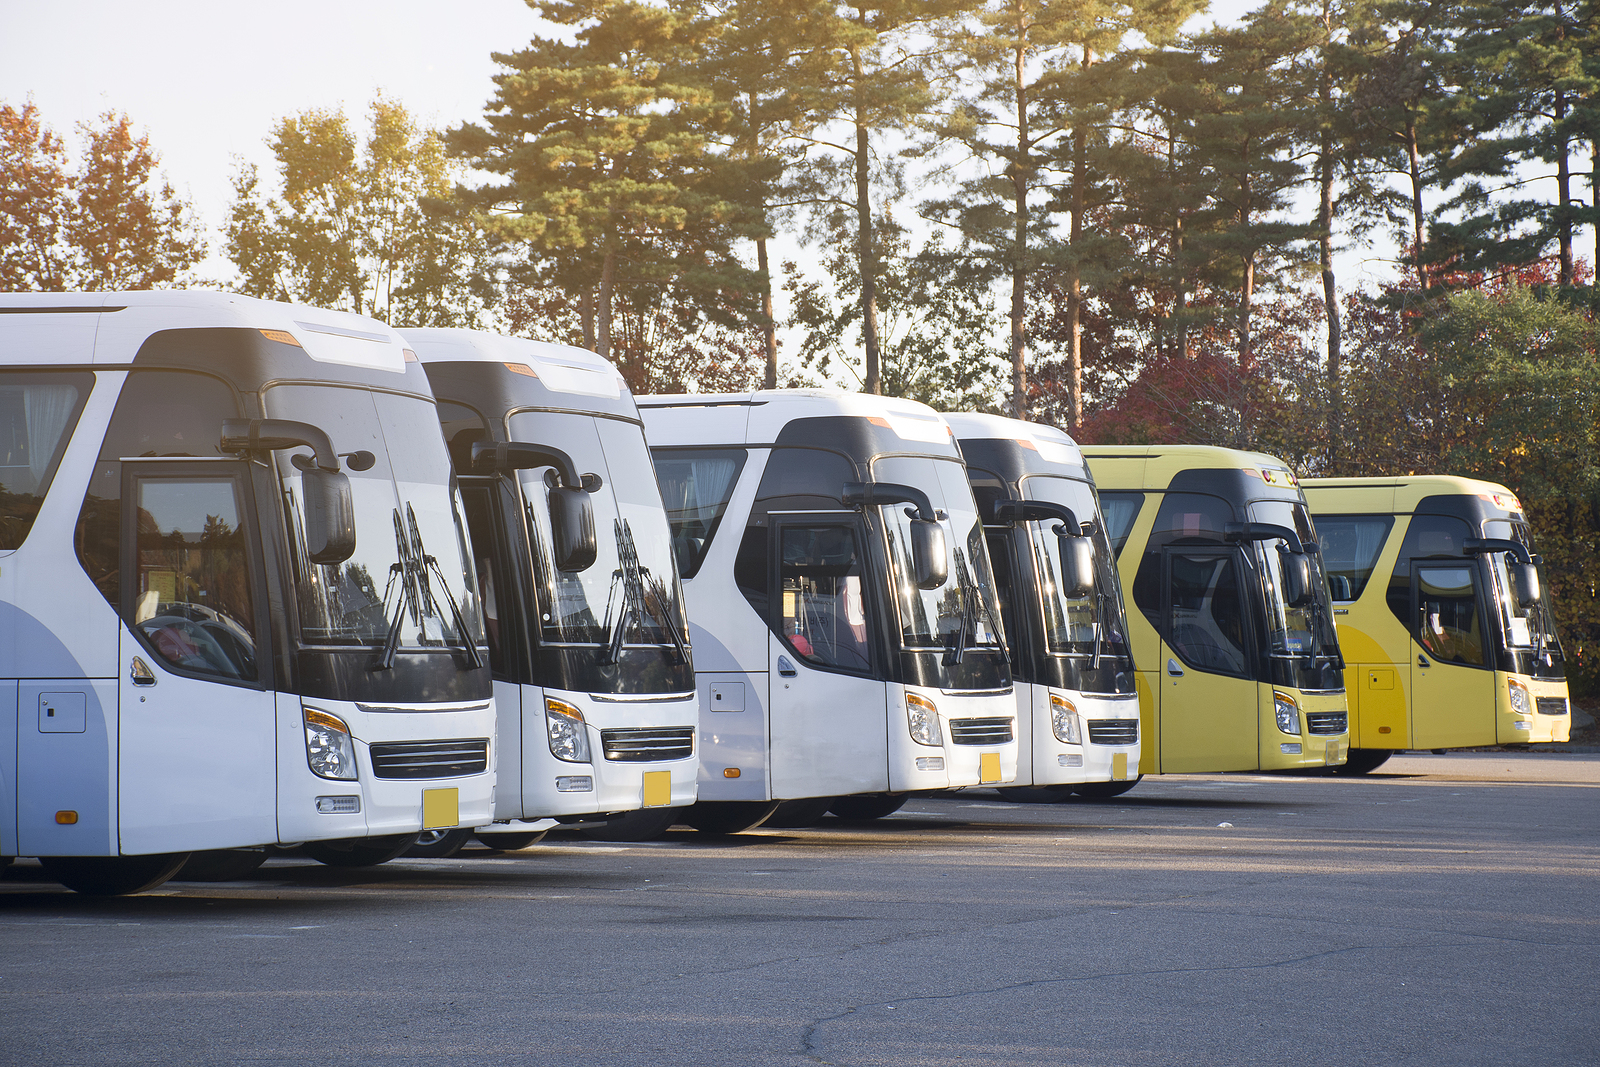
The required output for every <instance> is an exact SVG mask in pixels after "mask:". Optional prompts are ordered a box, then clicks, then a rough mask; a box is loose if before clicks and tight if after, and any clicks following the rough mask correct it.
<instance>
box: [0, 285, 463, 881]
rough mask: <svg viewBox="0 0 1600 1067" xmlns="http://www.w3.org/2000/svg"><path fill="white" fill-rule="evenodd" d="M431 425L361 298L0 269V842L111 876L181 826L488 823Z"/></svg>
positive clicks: (459, 583) (146, 858)
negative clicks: (269, 295) (318, 302)
mask: <svg viewBox="0 0 1600 1067" xmlns="http://www.w3.org/2000/svg"><path fill="white" fill-rule="evenodd" d="M437 425H438V421H437V416H436V415H435V413H434V406H433V398H432V394H431V393H430V392H429V389H428V381H427V377H426V375H425V374H424V373H423V370H422V367H421V365H420V364H418V363H416V362H415V356H413V355H412V354H411V353H410V352H409V351H407V350H406V348H405V346H404V345H403V343H402V341H401V339H400V336H399V335H398V334H397V333H396V332H395V331H393V330H391V329H390V328H388V327H387V326H385V325H383V324H382V323H380V322H377V321H375V320H372V319H367V318H363V317H361V316H357V315H349V314H341V313H336V312H328V311H321V310H318V309H315V308H309V307H301V306H294V305H287V304H274V303H268V302H264V301H259V300H252V299H248V298H244V297H237V296H230V295H226V294H221V293H202V292H192V293H191V292H154V293H68V294H28V295H22V294H5V295H0V485H3V490H0V711H3V713H4V720H5V721H6V722H7V724H8V725H7V726H6V728H5V729H4V730H0V781H3V783H4V788H3V789H0V855H3V856H7V857H15V856H35V857H38V858H39V860H40V862H41V863H42V864H43V865H44V867H45V869H46V870H47V871H48V872H49V873H50V874H51V875H52V876H53V877H55V878H56V879H58V880H59V881H61V882H62V883H63V884H65V885H67V886H69V887H71V888H73V889H76V890H78V891H80V892H86V893H99V894H112V893H126V892H136V891H139V890H141V889H145V888H148V887H151V886H154V885H158V884H160V883H161V882H162V881H165V880H166V879H167V878H168V877H170V876H172V874H173V873H174V872H175V871H176V870H177V869H178V868H179V866H180V865H181V864H182V863H183V861H184V858H185V856H186V855H187V854H188V853H191V852H198V851H202V850H222V849H246V848H257V847H259V846H265V845H269V844H275V843H276V844H284V843H298V842H305V843H306V845H305V847H306V849H307V851H308V852H309V853H310V854H311V855H313V856H315V857H316V858H317V859H320V860H322V861H324V862H328V863H335V864H342V865H360V864H367V863H375V862H382V861H383V860H385V859H387V858H389V857H391V856H393V855H395V854H397V853H398V852H400V851H401V850H402V849H404V848H405V847H406V846H407V845H408V844H409V843H410V842H412V841H414V840H415V839H416V836H417V834H418V832H419V831H421V830H423V829H425V828H447V827H456V826H475V825H480V824H483V823H487V822H488V821H489V820H490V818H491V817H492V812H491V810H490V805H491V801H492V797H493V794H494V780H495V779H494V763H493V758H494V754H493V751H492V749H491V739H492V737H493V733H494V704H493V689H492V686H491V683H490V677H489V665H488V659H487V652H486V649H485V648H483V647H482V644H481V640H482V639H481V635H482V623H481V621H480V617H479V611H478V604H477V596H476V591H475V583H474V579H473V576H472V572H471V569H470V556H469V554H468V545H467V540H466V536H465V530H464V527H463V525H462V524H461V522H460V519H459V515H458V512H457V509H456V506H455V501H454V499H453V497H452V493H451V471H450V460H449V455H448V453H447V452H446V451H445V445H444V440H443V438H442V436H441V435H440V434H439V433H438V432H437V430H436V427H437ZM259 855H260V853H257V858H259Z"/></svg>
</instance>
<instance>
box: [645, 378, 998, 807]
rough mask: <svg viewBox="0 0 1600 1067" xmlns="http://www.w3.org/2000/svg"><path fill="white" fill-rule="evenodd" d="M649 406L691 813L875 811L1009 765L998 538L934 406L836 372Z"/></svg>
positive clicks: (651, 401)
mask: <svg viewBox="0 0 1600 1067" xmlns="http://www.w3.org/2000/svg"><path fill="white" fill-rule="evenodd" d="M639 407H640V410H641V411H642V412H643V413H644V419H645V431H646V433H647V435H648V436H649V438H650V444H651V450H652V452H653V453H654V455H655V463H656V476H657V478H658V479H659V481H660V483H661V495H662V498H663V500H664V501H665V502H666V506H667V517H668V519H669V521H670V523H671V526H672V535H673V544H674V551H675V552H676V553H677V558H678V569H679V573H680V574H682V576H683V581H684V588H685V595H686V596H687V598H688V605H689V620H690V626H691V630H692V633H693V635H694V647H695V671H696V674H695V678H696V684H697V686H698V688H699V691H700V699H701V706H702V708H703V709H704V711H703V714H702V715H701V724H700V766H701V771H700V798H699V802H698V803H697V804H696V805H695V806H694V807H692V808H690V809H689V810H688V812H687V813H686V814H685V818H684V821H685V822H687V823H689V825H691V826H694V827H696V828H698V829H701V830H704V831H707V832H713V833H732V832H737V831H738V830H741V829H746V828H749V827H750V826H753V825H758V824H759V823H760V822H761V821H762V820H764V819H766V818H768V817H770V815H771V813H772V811H773V810H774V809H775V808H776V805H777V802H778V801H780V800H781V801H790V802H794V801H805V802H806V803H803V804H801V803H791V804H788V805H786V810H785V812H784V813H783V815H782V821H781V823H778V824H777V825H804V824H806V823H807V822H809V821H815V820H816V819H818V818H820V817H821V816H822V815H824V814H825V813H826V812H827V811H829V810H831V811H833V812H834V813H835V814H836V815H840V816H843V817H846V818H876V817H879V816H882V815H887V814H889V813H890V812H893V811H895V810H896V809H898V808H899V807H900V806H901V805H902V804H903V803H904V802H905V798H906V795H907V794H910V793H918V792H924V791H934V790H946V789H951V788H957V787H962V786H972V785H997V786H998V785H1003V784H1005V783H1006V782H1009V781H1011V780H1013V779H1014V778H1015V777H1016V773H1017V740H1016V705H1015V702H1014V701H1015V698H1014V696H1013V694H1012V689H1011V672H1010V668H1009V666H1008V665H1007V662H1006V653H1005V646H1004V642H1003V632H1002V630H1001V626H1000V608H999V604H998V603H997V602H996V599H995V590H994V582H993V581H992V579H991V576H990V571H989V553H988V550H987V549H986V548H985V546H984V538H983V527H982V525H981V524H980V523H979V521H978V514H977V510H976V508H975V506H974V504H973V500H972V490H971V488H970V487H969V486H968V484H967V474H966V469H965V467H964V466H963V465H962V461H961V453H960V451H959V450H958V449H957V448H956V444H955V440H954V438H953V437H951V435H950V428H949V426H947V425H946V424H945V421H944V419H942V418H941V417H940V416H939V415H938V413H936V412H934V411H933V410H932V409H931V408H928V407H926V406H924V405H922V404H918V403H915V402H914V401H908V400H891V399H887V398H884V397H879V396H871V395H867V394H859V393H837V392H829V391H821V390H817V391H811V390H773V391H765V392H755V393H743V394H736V395H722V396H710V395H705V396H701V395H691V396H656V397H645V398H642V399H641V400H640V402H639Z"/></svg>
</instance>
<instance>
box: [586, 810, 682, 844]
mask: <svg viewBox="0 0 1600 1067" xmlns="http://www.w3.org/2000/svg"><path fill="white" fill-rule="evenodd" d="M686 810H687V809H685V808H641V809H640V810H638V811H624V812H621V813H619V814H617V815H613V816H611V818H609V819H607V820H606V821H605V822H602V823H595V824H594V825H592V826H584V827H583V828H582V833H583V835H584V836H585V837H588V838H591V839H592V840H595V841H621V842H629V841H654V840H656V839H657V838H659V837H660V836H661V835H662V834H664V833H666V832H667V831H668V830H669V829H671V828H672V825H673V824H674V823H676V822H677V821H678V820H679V819H680V818H681V817H682V816H683V813H684V811H686Z"/></svg>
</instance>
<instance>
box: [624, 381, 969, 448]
mask: <svg viewBox="0 0 1600 1067" xmlns="http://www.w3.org/2000/svg"><path fill="white" fill-rule="evenodd" d="M638 402H639V412H640V414H641V415H643V416H644V422H645V429H646V432H647V435H648V436H649V438H650V443H651V445H653V446H654V445H665V446H672V445H702V446H711V445H757V446H761V445H768V446H770V445H774V444H778V443H780V442H779V438H780V436H781V435H783V431H784V429H785V427H787V426H789V424H790V423H793V422H797V421H799V420H802V419H821V418H829V417H841V416H842V417H845V418H850V417H854V418H861V419H866V420H868V421H869V422H870V423H871V424H872V425H873V426H874V427H875V428H877V429H879V430H884V431H888V433H889V434H890V435H891V436H892V437H894V438H897V439H898V440H899V441H901V442H903V443H904V444H905V445H906V446H907V447H906V448H905V449H904V450H905V451H908V452H927V453H930V454H933V455H948V456H949V457H950V458H952V459H956V458H959V453H958V452H957V451H956V446H955V438H954V437H953V436H952V435H951V431H950V426H949V424H948V423H946V422H945V420H944V417H943V416H942V415H940V414H939V413H938V412H937V411H935V410H933V409H932V408H930V407H929V406H928V405H926V404H920V403H918V402H917V401H915V400H903V399H900V398H898V397H887V396H876V395H874V394H871V393H847V392H844V391H843V390H837V389H761V390H756V391H754V392H749V393H673V394H660V395H656V396H642V397H639V398H638ZM782 443H784V444H788V443H790V442H789V441H787V440H785V441H783V442H782Z"/></svg>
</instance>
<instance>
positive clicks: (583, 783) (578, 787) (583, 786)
mask: <svg viewBox="0 0 1600 1067" xmlns="http://www.w3.org/2000/svg"><path fill="white" fill-rule="evenodd" d="M593 790H594V779H593V778H592V777H590V776H589V775H587V774H564V775H562V776H561V777H560V778H557V779H556V792H558V793H588V792H592V791H593Z"/></svg>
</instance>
